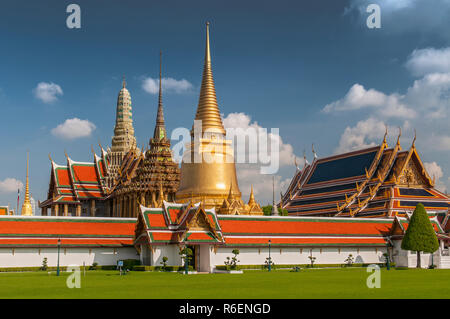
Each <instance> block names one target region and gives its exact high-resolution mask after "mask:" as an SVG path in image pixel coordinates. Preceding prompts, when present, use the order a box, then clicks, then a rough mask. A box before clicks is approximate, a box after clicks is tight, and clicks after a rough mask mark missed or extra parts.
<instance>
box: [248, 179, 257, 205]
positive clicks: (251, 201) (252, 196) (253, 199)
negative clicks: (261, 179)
mask: <svg viewBox="0 0 450 319" xmlns="http://www.w3.org/2000/svg"><path fill="white" fill-rule="evenodd" d="M254 204H256V201H255V195H253V184H252V185H251V188H250V197H249V199H248V205H249V206H252V205H254Z"/></svg>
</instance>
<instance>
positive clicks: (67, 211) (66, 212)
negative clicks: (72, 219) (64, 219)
mask: <svg viewBox="0 0 450 319" xmlns="http://www.w3.org/2000/svg"><path fill="white" fill-rule="evenodd" d="M68 215H69V205H67V204H64V216H68Z"/></svg>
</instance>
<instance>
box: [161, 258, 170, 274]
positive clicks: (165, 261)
mask: <svg viewBox="0 0 450 319" xmlns="http://www.w3.org/2000/svg"><path fill="white" fill-rule="evenodd" d="M168 260H169V258H168V257H166V256H164V257H163V258H162V261H161V262H160V264H161V265H162V270H163V271H166V268H167V261H168Z"/></svg>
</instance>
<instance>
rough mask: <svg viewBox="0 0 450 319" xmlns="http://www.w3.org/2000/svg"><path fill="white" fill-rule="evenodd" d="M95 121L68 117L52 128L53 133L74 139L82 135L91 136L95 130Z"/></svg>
mask: <svg viewBox="0 0 450 319" xmlns="http://www.w3.org/2000/svg"><path fill="white" fill-rule="evenodd" d="M95 128H96V127H95V125H94V123H91V122H89V121H88V120H80V119H79V118H76V117H75V118H73V119H67V120H66V121H65V122H64V123H62V124H59V125H58V126H57V127H55V128H54V129H52V134H53V135H54V136H56V137H58V138H62V139H65V140H73V139H77V138H81V137H89V136H91V134H92V132H93V131H94V130H95Z"/></svg>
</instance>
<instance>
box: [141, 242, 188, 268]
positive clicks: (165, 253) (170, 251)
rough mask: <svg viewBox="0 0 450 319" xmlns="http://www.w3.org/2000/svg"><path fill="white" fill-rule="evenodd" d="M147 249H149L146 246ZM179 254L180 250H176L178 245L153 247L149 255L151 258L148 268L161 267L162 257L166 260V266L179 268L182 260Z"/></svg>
mask: <svg viewBox="0 0 450 319" xmlns="http://www.w3.org/2000/svg"><path fill="white" fill-rule="evenodd" d="M147 249H150V248H148V246H147ZM179 252H180V249H179V248H178V245H162V246H154V248H153V252H152V254H151V256H152V258H151V265H150V266H162V264H161V262H162V259H163V257H167V258H168V261H167V265H168V266H180V265H181V264H182V259H181V257H180V254H179Z"/></svg>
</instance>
